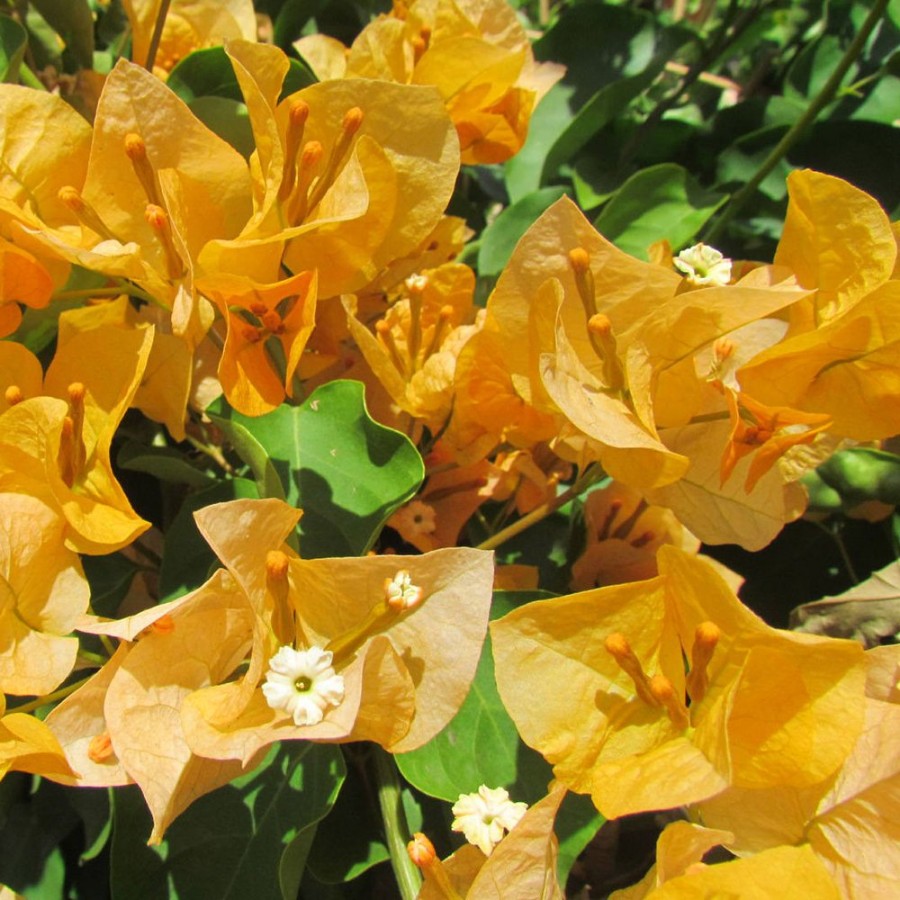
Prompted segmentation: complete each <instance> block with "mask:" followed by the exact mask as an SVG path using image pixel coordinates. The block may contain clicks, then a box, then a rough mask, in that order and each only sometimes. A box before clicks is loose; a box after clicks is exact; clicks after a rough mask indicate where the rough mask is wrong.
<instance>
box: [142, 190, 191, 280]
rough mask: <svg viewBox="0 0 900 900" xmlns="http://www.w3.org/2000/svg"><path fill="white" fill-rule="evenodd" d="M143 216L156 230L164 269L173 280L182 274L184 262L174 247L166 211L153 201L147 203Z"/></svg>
mask: <svg viewBox="0 0 900 900" xmlns="http://www.w3.org/2000/svg"><path fill="white" fill-rule="evenodd" d="M144 218H145V219H146V221H147V224H148V225H149V226H150V227H151V228H152V229H153V230H154V231H155V232H156V236H157V238H158V239H159V242H160V244H161V245H162V248H163V254H164V256H165V258H166V271H167V273H168V276H169V278H170V279H172V280H173V281H174V280H176V279H178V278H181V276H182V275H184V272H185V269H184V262H183V261H182V259H181V256H180V254H179V253H178V251H177V250H176V249H175V242H174V240H173V239H172V226H171V224H170V222H169V216H168V213H166V211H165V210H164V209H163V208H162V207H161V206H158V205H157V204H155V203H148V204H147V208H146V209H145V210H144Z"/></svg>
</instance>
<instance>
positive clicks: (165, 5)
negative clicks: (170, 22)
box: [144, 0, 172, 72]
mask: <svg viewBox="0 0 900 900" xmlns="http://www.w3.org/2000/svg"><path fill="white" fill-rule="evenodd" d="M171 2H172V0H160V3H159V10H158V11H157V13H156V23H155V24H154V26H153V35H152V36H151V37H150V47H149V48H148V49H147V61H146V62H145V63H144V68H145V69H146V70H147V71H148V72H152V71H153V63H155V62H156V51H157V50H159V42H160V40H161V39H162V33H163V26H164V25H165V24H166V16H167V15H168V14H169V6H170V4H171Z"/></svg>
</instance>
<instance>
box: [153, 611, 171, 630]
mask: <svg viewBox="0 0 900 900" xmlns="http://www.w3.org/2000/svg"><path fill="white" fill-rule="evenodd" d="M174 630H175V620H174V619H173V618H172V616H170V615H169V613H165V615H162V616H160V617H159V618H158V619H157V620H156V621H155V622H151V623H150V631H152V632H153V633H154V634H171V633H172V632H173V631H174Z"/></svg>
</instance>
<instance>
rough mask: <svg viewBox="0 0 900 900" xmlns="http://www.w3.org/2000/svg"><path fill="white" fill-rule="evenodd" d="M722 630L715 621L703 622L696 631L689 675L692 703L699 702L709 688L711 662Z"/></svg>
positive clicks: (688, 682) (687, 685)
mask: <svg viewBox="0 0 900 900" xmlns="http://www.w3.org/2000/svg"><path fill="white" fill-rule="evenodd" d="M721 636H722V632H721V631H720V630H719V626H718V625H716V623H715V622H701V623H700V624H699V625H698V626H697V629H696V631H695V632H694V646H693V647H692V648H691V670H690V672H688V676H687V684H686V687H687V692H688V696H689V697H690V698H691V702H692V703H699V702H700V701H701V700H702V699H703V698H704V697H705V696H706V691H707V689H708V688H709V663H710V660H711V659H712V657H713V653H714V652H715V650H716V645H717V644H718V643H719V639H720V638H721Z"/></svg>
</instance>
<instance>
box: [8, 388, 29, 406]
mask: <svg viewBox="0 0 900 900" xmlns="http://www.w3.org/2000/svg"><path fill="white" fill-rule="evenodd" d="M3 399H4V400H5V401H6V402H7V404H8V405H9V406H15V405H16V404H17V403H21V402H22V401H23V400H24V399H25V395H24V394H23V393H22V389H21V388H20V387H19V386H18V385H17V384H11V385H10V386H9V387H8V388H7V389H6V390H5V391H4V392H3Z"/></svg>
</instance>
